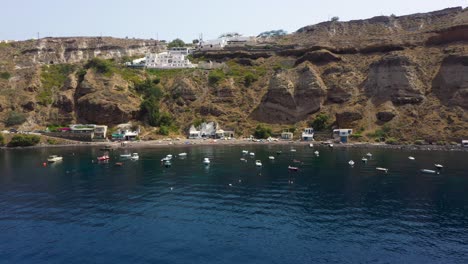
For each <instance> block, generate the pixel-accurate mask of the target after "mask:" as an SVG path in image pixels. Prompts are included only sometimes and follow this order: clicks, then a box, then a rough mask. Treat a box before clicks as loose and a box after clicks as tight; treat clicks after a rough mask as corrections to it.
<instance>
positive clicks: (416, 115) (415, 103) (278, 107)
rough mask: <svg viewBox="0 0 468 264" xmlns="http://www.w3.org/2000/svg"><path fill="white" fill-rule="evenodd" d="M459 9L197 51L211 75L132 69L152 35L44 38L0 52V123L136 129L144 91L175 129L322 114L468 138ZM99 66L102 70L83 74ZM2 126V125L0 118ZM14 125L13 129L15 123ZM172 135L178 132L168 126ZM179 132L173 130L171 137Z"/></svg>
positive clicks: (297, 120)
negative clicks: (155, 95) (156, 91)
mask: <svg viewBox="0 0 468 264" xmlns="http://www.w3.org/2000/svg"><path fill="white" fill-rule="evenodd" d="M467 36H468V10H463V9H462V8H450V9H445V10H441V11H436V12H431V13H426V14H414V15H407V16H393V15H392V16H389V17H382V16H381V17H374V18H371V19H367V20H356V21H349V22H339V21H334V22H324V23H320V24H317V25H313V26H307V27H304V28H301V29H299V30H298V31H297V32H295V33H293V34H290V35H287V36H284V37H281V38H277V39H272V40H269V41H268V43H267V44H264V43H261V42H260V43H259V44H257V45H255V46H245V47H235V48H232V49H226V50H222V51H205V52H196V53H195V54H193V57H194V58H195V59H196V60H211V61H216V62H218V63H221V64H219V65H224V66H222V67H221V68H218V69H216V70H202V69H186V70H166V71H164V70H144V69H140V70H136V69H127V68H125V67H124V66H123V65H122V62H124V61H125V60H126V59H127V58H128V57H132V56H141V55H143V54H145V53H147V52H151V51H157V50H160V49H161V48H162V46H161V45H160V43H158V42H156V41H151V40H128V39H113V38H46V39H41V40H39V41H37V40H35V41H25V42H17V43H11V44H1V46H0V74H1V76H0V77H1V78H0V120H3V121H4V123H3V126H7V125H6V123H8V122H6V121H7V120H8V118H9V116H11V113H12V112H15V113H20V114H23V115H24V116H25V118H26V121H25V122H24V123H22V125H21V127H24V128H25V129H26V128H29V129H32V128H35V127H41V126H44V125H47V124H51V123H56V124H63V123H69V122H85V123H105V124H110V125H112V124H117V123H121V122H126V121H128V120H137V121H140V122H142V124H144V123H145V122H146V119H145V118H144V117H143V114H144V113H142V112H141V109H142V108H141V104H142V102H144V101H145V99H147V96H148V95H147V94H146V95H145V93H142V91H141V90H138V89H137V88H136V87H137V84H139V83H141V82H143V81H145V80H151V81H154V82H155V83H158V87H161V89H162V92H163V94H162V96H161V98H160V101H159V102H158V104H157V107H158V108H159V109H160V111H161V112H167V113H169V115H170V116H172V118H173V119H174V120H175V125H176V127H178V129H179V130H178V133H184V132H185V131H186V129H187V128H188V127H189V126H190V124H191V123H193V122H194V121H199V120H216V121H218V122H220V123H221V125H222V126H223V127H224V128H226V129H234V130H236V132H237V133H238V134H244V135H250V134H251V133H252V130H253V128H254V127H255V126H256V124H257V123H258V122H264V123H268V124H269V125H270V126H272V127H273V128H274V131H276V132H279V131H281V130H282V129H284V128H291V127H297V128H302V127H305V126H306V125H307V122H309V121H311V120H313V119H314V118H315V116H316V115H317V114H319V113H324V114H326V115H328V116H330V125H331V126H332V127H341V128H353V129H355V131H357V132H359V133H360V134H362V135H366V134H367V135H368V137H367V138H368V139H369V140H374V138H375V137H376V136H375V135H381V134H382V133H380V134H379V133H375V132H376V131H385V133H386V135H385V136H386V137H393V138H396V139H398V140H400V141H403V142H404V141H408V142H412V141H414V140H418V139H424V140H426V141H429V142H438V141H440V142H443V141H445V142H449V141H458V140H460V139H461V138H468V113H467V108H468V79H467V76H468V59H467V58H468V45H467V43H468V37H467ZM94 57H98V58H101V59H107V60H106V61H107V62H108V64H109V65H107V66H106V67H110V70H108V71H104V72H103V71H100V70H99V69H100V68H96V67H89V65H88V64H89V63H88V61H89V60H90V59H92V58H94ZM0 126H2V123H0ZM16 126H17V125H16ZM174 131H176V130H174ZM174 133H177V132H174Z"/></svg>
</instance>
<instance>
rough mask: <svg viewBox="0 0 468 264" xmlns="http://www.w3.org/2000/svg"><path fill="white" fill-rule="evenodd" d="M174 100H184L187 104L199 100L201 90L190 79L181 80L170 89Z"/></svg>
mask: <svg viewBox="0 0 468 264" xmlns="http://www.w3.org/2000/svg"><path fill="white" fill-rule="evenodd" d="M170 91H171V94H172V97H173V98H182V100H183V101H184V102H185V103H186V104H190V103H191V102H193V101H195V100H197V99H198V96H199V95H200V94H201V93H200V89H199V88H198V87H197V86H196V85H194V84H193V83H192V82H191V81H190V80H188V79H179V80H176V81H175V82H174V84H173V85H172V87H171V88H170Z"/></svg>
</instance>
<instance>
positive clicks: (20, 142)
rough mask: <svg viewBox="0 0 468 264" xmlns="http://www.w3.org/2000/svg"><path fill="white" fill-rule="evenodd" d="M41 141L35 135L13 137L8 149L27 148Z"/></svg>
mask: <svg viewBox="0 0 468 264" xmlns="http://www.w3.org/2000/svg"><path fill="white" fill-rule="evenodd" d="M40 141H41V138H40V137H39V136H36V135H15V136H14V137H13V138H11V141H10V143H8V146H9V147H29V146H34V145H37V144H38V143H39V142H40Z"/></svg>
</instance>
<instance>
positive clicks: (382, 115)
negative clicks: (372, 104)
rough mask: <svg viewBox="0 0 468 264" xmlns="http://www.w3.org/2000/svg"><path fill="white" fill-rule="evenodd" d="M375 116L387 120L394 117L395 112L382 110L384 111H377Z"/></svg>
mask: <svg viewBox="0 0 468 264" xmlns="http://www.w3.org/2000/svg"><path fill="white" fill-rule="evenodd" d="M376 117H377V119H378V120H379V121H382V122H388V121H391V120H392V119H393V118H394V117H395V114H394V113H393V112H387V111H384V112H378V113H377V114H376Z"/></svg>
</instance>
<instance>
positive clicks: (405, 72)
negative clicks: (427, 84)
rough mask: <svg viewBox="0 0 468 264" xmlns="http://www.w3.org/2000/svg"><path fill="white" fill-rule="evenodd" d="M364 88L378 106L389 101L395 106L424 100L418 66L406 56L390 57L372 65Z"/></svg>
mask: <svg viewBox="0 0 468 264" xmlns="http://www.w3.org/2000/svg"><path fill="white" fill-rule="evenodd" d="M364 88H365V91H366V93H367V95H368V96H369V97H372V100H373V101H374V102H375V103H378V104H379V103H383V102H386V101H389V100H390V101H392V102H393V103H394V104H416V103H420V102H421V101H422V100H423V99H424V96H423V95H422V94H423V91H424V85H423V83H422V82H421V80H420V79H419V77H418V71H417V65H416V64H415V63H414V62H412V61H411V60H410V59H409V58H407V57H404V56H398V55H389V56H385V57H383V58H381V59H380V60H378V61H376V62H374V63H372V64H371V66H370V69H369V75H368V77H367V80H366V82H365V84H364Z"/></svg>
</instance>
